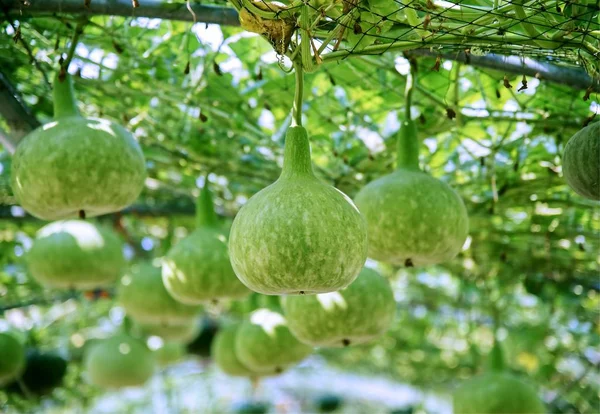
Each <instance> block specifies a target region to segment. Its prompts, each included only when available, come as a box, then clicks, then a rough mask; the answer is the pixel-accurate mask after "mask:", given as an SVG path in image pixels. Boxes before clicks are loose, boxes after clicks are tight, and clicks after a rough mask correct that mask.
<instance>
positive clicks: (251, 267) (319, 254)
mask: <svg viewBox="0 0 600 414" xmlns="http://www.w3.org/2000/svg"><path fill="white" fill-rule="evenodd" d="M294 66H295V70H296V96H295V103H294V110H293V113H294V116H293V121H292V126H291V127H290V128H289V129H288V131H287V134H286V138H285V153H284V161H283V169H282V172H281V175H280V177H279V179H278V180H277V181H275V183H273V184H271V185H270V186H268V187H267V188H265V189H263V190H261V191H259V192H258V193H257V194H256V195H254V196H253V197H252V198H250V200H249V201H248V202H247V203H246V204H245V205H244V206H243V207H242V208H241V210H240V211H239V213H238V214H237V216H236V217H235V219H234V221H233V225H232V227H231V236H230V240H229V255H230V258H231V264H232V265H233V270H234V271H235V273H236V275H237V276H238V277H239V278H240V280H241V281H242V282H243V283H244V284H245V285H246V286H248V287H249V288H250V289H252V290H254V291H256V292H259V293H263V294H267V295H278V294H313V293H325V292H332V291H335V290H338V289H342V288H344V287H346V286H348V285H349V284H350V283H352V281H353V280H354V279H355V278H356V276H357V275H358V273H359V272H360V270H361V268H362V266H363V264H364V263H365V260H366V250H367V233H366V225H365V221H364V219H363V217H362V216H361V215H360V213H359V212H358V210H357V208H356V207H355V206H354V204H353V203H352V201H351V200H350V199H349V198H348V197H347V196H346V195H345V194H343V193H342V192H341V191H339V190H337V189H336V188H334V187H332V186H330V185H327V184H325V183H323V182H322V181H320V180H319V179H318V178H317V177H316V176H315V174H314V173H313V170H312V164H311V159H310V144H309V141H308V134H307V131H306V129H304V128H303V127H302V126H301V120H302V108H301V106H302V93H303V92H302V90H303V77H302V65H301V64H300V63H295V64H294Z"/></svg>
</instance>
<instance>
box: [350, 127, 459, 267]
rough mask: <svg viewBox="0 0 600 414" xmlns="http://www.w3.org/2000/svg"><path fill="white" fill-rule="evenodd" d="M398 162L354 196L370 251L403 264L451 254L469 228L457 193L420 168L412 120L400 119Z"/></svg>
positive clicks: (439, 260)
mask: <svg viewBox="0 0 600 414" xmlns="http://www.w3.org/2000/svg"><path fill="white" fill-rule="evenodd" d="M399 135H400V137H399V147H400V148H399V152H398V156H399V159H398V168H397V169H396V171H395V172H393V173H392V174H389V175H385V176H383V177H381V178H378V179H377V180H375V181H372V182H370V183H369V184H367V185H366V186H365V187H364V188H363V189H361V190H360V192H359V193H358V194H357V195H356V197H355V202H356V205H357V207H358V209H359V210H360V212H361V213H362V214H363V216H364V217H365V219H366V221H367V226H368V234H369V257H371V258H373V259H375V260H380V261H383V262H387V263H392V264H395V265H401V266H406V267H412V266H427V265H432V264H436V263H442V262H445V261H448V260H450V259H452V258H454V257H455V256H456V255H457V254H458V253H459V252H460V250H461V248H462V246H463V244H464V242H465V240H466V238H467V235H468V229H469V219H468V216H467V210H466V208H465V205H464V203H463V201H462V199H461V198H460V196H459V195H458V194H457V193H456V192H455V191H454V190H453V189H452V188H450V187H449V186H448V185H447V184H446V183H444V182H442V181H440V180H437V179H435V178H433V177H431V176H430V175H428V174H426V173H424V172H423V171H421V170H420V169H419V162H418V141H417V132H416V126H415V123H414V122H413V121H412V120H410V119H409V120H408V121H405V122H403V123H402V125H401V128H400V133H399Z"/></svg>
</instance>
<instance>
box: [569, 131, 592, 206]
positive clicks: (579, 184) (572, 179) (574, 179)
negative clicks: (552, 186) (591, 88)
mask: <svg viewBox="0 0 600 414" xmlns="http://www.w3.org/2000/svg"><path fill="white" fill-rule="evenodd" d="M563 174H564V176H565V180H566V181H567V184H569V187H571V188H572V189H573V191H575V192H576V193H577V194H579V195H580V196H582V197H585V198H588V199H590V200H600V122H594V123H593V124H590V125H588V126H586V127H585V128H583V129H582V130H581V131H579V132H577V133H576V134H575V135H573V137H572V138H571V139H570V140H569V142H567V145H566V147H565V152H564V155H563Z"/></svg>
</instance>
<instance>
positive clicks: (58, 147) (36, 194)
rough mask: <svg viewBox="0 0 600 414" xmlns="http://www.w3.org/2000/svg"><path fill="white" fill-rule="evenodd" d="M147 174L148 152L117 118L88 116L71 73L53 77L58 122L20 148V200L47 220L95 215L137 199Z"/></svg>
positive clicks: (16, 159)
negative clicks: (79, 107) (78, 101)
mask: <svg viewBox="0 0 600 414" xmlns="http://www.w3.org/2000/svg"><path fill="white" fill-rule="evenodd" d="M145 179H146V167H145V160H144V155H143V154H142V151H141V149H140V146H139V144H138V143H137V141H135V139H134V138H133V137H132V135H131V134H130V133H129V132H128V131H126V130H125V129H124V128H123V127H121V126H120V125H117V124H115V123H113V122H110V121H107V120H104V119H97V118H83V117H82V116H81V115H80V114H79V112H78V110H77V106H76V104H75V100H74V97H73V87H72V81H71V77H70V76H69V75H67V76H66V78H65V79H64V80H62V81H61V77H60V76H59V75H57V76H56V79H55V81H54V121H53V122H50V123H48V124H46V125H43V126H41V127H39V128H38V129H36V130H35V131H33V132H32V133H31V134H29V135H27V136H26V137H25V138H24V139H23V141H22V142H21V143H20V144H19V146H18V147H17V149H16V151H15V154H14V156H13V162H12V168H11V185H12V188H13V191H14V194H15V196H16V198H17V200H18V201H19V203H20V204H21V206H22V207H23V208H24V209H25V210H27V211H28V212H29V213H30V214H32V215H33V216H35V217H37V218H40V219H43V220H61V219H67V218H77V217H80V218H81V217H94V216H99V215H102V214H107V213H111V212H115V211H119V210H121V209H123V208H125V207H127V206H128V205H130V204H131V203H133V201H135V199H136V198H137V197H138V195H139V194H140V192H141V191H142V188H143V186H144V182H145Z"/></svg>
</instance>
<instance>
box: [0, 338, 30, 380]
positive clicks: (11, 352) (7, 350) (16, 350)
mask: <svg viewBox="0 0 600 414" xmlns="http://www.w3.org/2000/svg"><path fill="white" fill-rule="evenodd" d="M24 369H25V347H24V346H23V344H21V342H19V341H18V340H17V339H16V338H15V337H14V336H12V335H10V334H8V333H0V386H4V385H6V384H9V383H10V382H11V381H13V380H14V379H16V378H17V377H19V375H21V373H22V372H23V370H24Z"/></svg>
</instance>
